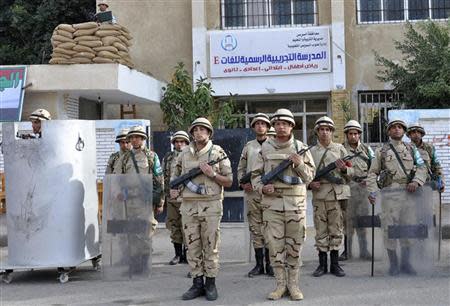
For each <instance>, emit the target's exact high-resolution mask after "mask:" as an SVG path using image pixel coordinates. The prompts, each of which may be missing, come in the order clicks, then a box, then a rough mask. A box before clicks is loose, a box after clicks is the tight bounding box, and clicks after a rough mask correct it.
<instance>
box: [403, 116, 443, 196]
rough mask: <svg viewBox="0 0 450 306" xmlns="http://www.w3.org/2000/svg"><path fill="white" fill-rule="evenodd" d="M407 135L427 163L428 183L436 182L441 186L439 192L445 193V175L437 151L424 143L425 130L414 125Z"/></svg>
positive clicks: (410, 127)
mask: <svg viewBox="0 0 450 306" xmlns="http://www.w3.org/2000/svg"><path fill="white" fill-rule="evenodd" d="M406 135H407V136H408V137H409V138H410V139H411V141H412V142H413V143H414V145H415V146H416V148H417V150H419V153H420V156H421V157H422V159H423V161H424V162H425V166H426V167H427V172H428V176H427V181H434V182H436V183H437V184H438V185H439V186H437V187H438V189H439V192H441V193H442V192H444V189H445V184H444V173H443V171H442V167H441V163H440V162H439V160H438V157H437V155H436V149H435V148H434V146H433V145H432V144H431V143H427V142H423V141H422V138H423V136H425V129H424V128H423V127H422V126H421V125H419V124H413V125H411V126H409V127H408V130H407V132H406Z"/></svg>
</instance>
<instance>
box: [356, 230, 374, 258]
mask: <svg viewBox="0 0 450 306" xmlns="http://www.w3.org/2000/svg"><path fill="white" fill-rule="evenodd" d="M358 243H359V258H361V259H365V260H370V259H372V256H371V255H370V253H369V251H368V250H367V239H366V237H365V235H364V234H358Z"/></svg>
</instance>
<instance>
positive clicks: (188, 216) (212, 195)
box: [171, 140, 233, 278]
mask: <svg viewBox="0 0 450 306" xmlns="http://www.w3.org/2000/svg"><path fill="white" fill-rule="evenodd" d="M224 155H225V152H224V151H223V149H222V148H221V147H220V146H217V145H213V143H212V141H211V140H210V141H208V143H207V145H206V146H205V147H204V148H203V149H201V150H200V151H196V148H195V144H190V145H189V146H187V147H185V148H184V149H183V151H181V153H180V155H179V156H178V158H177V160H176V163H175V167H174V169H173V172H172V178H171V180H173V179H175V178H176V177H178V176H180V175H183V174H185V173H187V172H189V170H191V169H193V168H196V167H198V166H199V164H200V163H201V162H209V161H213V160H217V159H219V158H221V157H223V156H224ZM212 167H213V170H214V171H215V172H216V173H218V174H220V175H223V176H226V177H227V178H229V179H230V180H232V178H233V174H232V171H231V163H230V160H229V159H225V160H222V161H221V162H219V163H218V164H215V165H214V166H212ZM192 182H193V183H194V184H196V185H204V186H205V189H206V194H197V193H194V192H192V191H191V190H189V189H188V188H183V189H182V191H181V195H180V196H181V198H182V204H181V208H180V212H181V216H182V223H183V232H184V237H185V239H186V242H185V243H186V245H187V247H188V253H187V258H188V263H189V266H190V268H191V275H192V277H193V278H197V277H201V276H203V275H205V276H206V277H209V278H215V277H216V276H217V274H218V272H219V244H220V220H221V218H222V214H223V207H222V200H223V187H222V186H221V185H219V184H217V183H216V182H215V181H214V180H213V179H211V178H209V177H207V176H206V175H204V174H201V175H199V176H197V177H195V178H193V179H192Z"/></svg>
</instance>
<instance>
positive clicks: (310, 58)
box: [209, 27, 331, 78]
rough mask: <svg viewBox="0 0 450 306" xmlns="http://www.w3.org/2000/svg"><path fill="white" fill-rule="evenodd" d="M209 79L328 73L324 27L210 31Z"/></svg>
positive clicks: (328, 33) (328, 38)
mask: <svg viewBox="0 0 450 306" xmlns="http://www.w3.org/2000/svg"><path fill="white" fill-rule="evenodd" d="M209 34H210V37H209V38H210V41H209V42H210V73H211V77H212V78H224V77H246V76H263V75H283V74H303V73H323V72H330V71H331V54H330V49H331V48H330V30H329V28H328V27H312V28H289V29H269V30H268V29H264V30H257V29H255V30H239V31H236V30H235V31H211V32H210V33H209Z"/></svg>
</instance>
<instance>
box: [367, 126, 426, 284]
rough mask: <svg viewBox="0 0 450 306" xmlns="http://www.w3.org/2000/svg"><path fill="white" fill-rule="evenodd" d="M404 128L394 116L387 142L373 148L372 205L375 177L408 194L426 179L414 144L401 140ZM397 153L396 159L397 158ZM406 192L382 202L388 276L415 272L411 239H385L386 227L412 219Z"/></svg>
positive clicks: (369, 178)
mask: <svg viewBox="0 0 450 306" xmlns="http://www.w3.org/2000/svg"><path fill="white" fill-rule="evenodd" d="M406 129H407V127H406V123H405V122H404V121H402V120H398V119H394V120H391V121H390V122H389V123H388V126H387V131H388V135H389V137H390V139H389V142H388V143H386V144H384V145H383V146H382V147H381V148H380V149H377V150H376V152H375V158H374V159H373V161H372V165H371V167H370V170H369V174H368V177H367V189H368V191H369V201H370V202H371V203H372V204H375V202H376V195H377V191H378V190H379V187H378V184H377V178H378V176H380V178H383V179H382V180H381V182H379V184H380V187H381V188H386V187H394V188H404V189H405V191H408V193H410V194H412V193H414V192H415V191H416V190H417V188H418V187H419V186H422V185H423V184H424V183H425V181H426V179H427V172H426V167H425V164H424V162H423V160H422V158H421V157H420V153H419V151H418V150H417V149H416V147H415V146H413V145H411V144H408V143H405V142H403V141H402V137H403V135H404V134H405V131H406ZM396 153H397V154H398V156H399V159H397V156H396ZM399 160H400V161H401V162H400V161H399ZM408 193H407V192H405V195H404V197H402V198H399V197H398V196H395V197H391V198H389V199H387V198H386V199H383V202H382V203H381V207H382V220H381V221H382V226H383V231H384V245H385V247H386V249H387V254H388V256H389V263H390V267H389V274H390V275H397V274H399V273H400V271H401V272H404V273H407V274H416V272H415V270H414V269H413V267H412V266H411V264H410V255H411V254H410V246H411V244H412V241H411V240H409V239H388V227H389V226H390V225H394V224H403V223H404V222H405V223H406V224H408V223H409V222H411V220H412V219H414V218H415V216H414V209H413V208H408V207H407V205H405V201H408ZM397 240H399V242H400V246H401V265H400V268H399V265H398V259H397V251H396V249H397Z"/></svg>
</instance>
